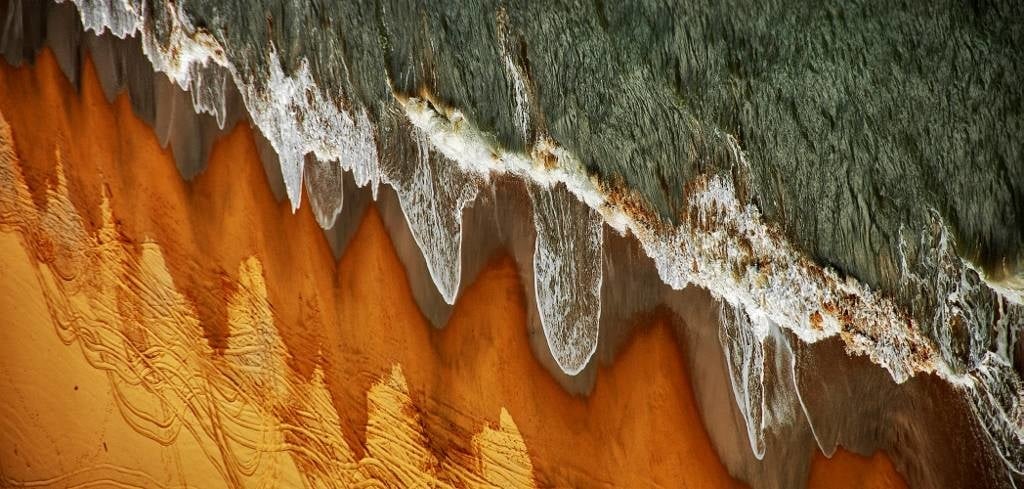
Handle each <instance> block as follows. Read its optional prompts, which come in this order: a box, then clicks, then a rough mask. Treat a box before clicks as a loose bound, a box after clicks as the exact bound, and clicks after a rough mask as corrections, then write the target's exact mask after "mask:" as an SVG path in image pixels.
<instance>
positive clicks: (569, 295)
mask: <svg viewBox="0 0 1024 489" xmlns="http://www.w3.org/2000/svg"><path fill="white" fill-rule="evenodd" d="M529 188H530V197H531V199H532V200H533V221H534V225H535V226H536V228H537V241H536V245H535V247H534V253H533V270H534V271H533V279H534V292H535V294H536V299H537V309H538V312H539V313H540V321H541V326H542V327H543V329H544V336H545V338H546V339H547V343H548V347H549V348H550V349H551V354H552V356H553V357H554V358H555V361H556V362H557V363H558V366H559V367H560V368H561V369H562V371H564V372H565V373H568V374H570V375H575V374H578V373H579V372H580V371H582V370H583V368H584V367H586V366H587V362H589V361H590V357H592V356H593V355H594V352H595V351H597V339H598V331H599V329H600V322H601V282H602V280H603V273H604V271H603V268H604V267H603V266H602V253H603V251H604V230H603V229H602V226H603V223H602V221H601V216H600V215H599V214H598V213H597V212H595V211H594V210H593V209H591V208H590V207H588V206H587V205H586V204H584V203H583V202H580V201H579V200H576V198H575V197H574V196H572V195H571V194H569V192H568V191H567V190H565V189H564V187H562V186H560V185H559V186H556V187H553V188H543V187H540V186H537V185H531V186H530V187H529Z"/></svg>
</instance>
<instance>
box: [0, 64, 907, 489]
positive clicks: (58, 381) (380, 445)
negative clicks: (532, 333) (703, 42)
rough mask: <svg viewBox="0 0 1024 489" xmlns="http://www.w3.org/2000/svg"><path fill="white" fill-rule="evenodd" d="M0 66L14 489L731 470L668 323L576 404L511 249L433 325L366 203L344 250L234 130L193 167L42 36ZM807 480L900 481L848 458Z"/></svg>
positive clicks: (6, 450)
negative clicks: (278, 188) (182, 168)
mask: <svg viewBox="0 0 1024 489" xmlns="http://www.w3.org/2000/svg"><path fill="white" fill-rule="evenodd" d="M0 73H2V74H0V113H2V115H3V119H4V120H5V121H6V124H9V128H10V129H9V130H10V135H11V138H10V139H13V144H14V145H15V146H16V155H15V156H12V157H9V158H7V161H3V162H2V163H3V165H4V166H5V168H4V171H6V172H8V173H9V174H10V175H11V176H10V177H9V178H8V180H9V181H8V182H7V185H6V186H5V187H4V188H3V191H4V195H3V196H2V197H0V202H3V203H4V205H5V206H6V207H0V252H2V256H3V260H2V263H0V275H2V276H3V279H2V280H0V301H3V302H2V303H0V304H2V305H3V306H4V308H3V309H4V310H6V311H11V312H8V314H7V315H6V316H5V318H4V319H3V320H2V322H3V323H4V327H3V330H4V333H3V334H4V338H3V340H4V342H3V345H4V346H3V347H0V348H3V355H2V356H3V358H4V361H3V363H0V368H2V369H3V378H4V379H5V381H4V382H5V383H4V384H0V389H2V391H0V397H2V398H3V399H2V400H0V412H3V413H7V414H11V416H8V417H6V419H7V421H6V422H5V423H2V424H0V429H2V430H3V438H4V439H7V440H15V442H14V443H11V444H5V446H4V447H3V448H2V450H3V451H2V452H0V453H2V455H0V469H2V470H0V472H2V475H3V477H4V479H5V480H6V481H7V482H8V483H14V482H16V481H39V480H46V479H51V478H55V477H67V479H60V481H65V482H67V483H70V482H71V481H73V480H74V481H78V482H82V481H89V480H101V479H107V480H116V481H119V482H123V483H126V484H136V485H153V484H154V483H155V484H159V485H174V484H181V483H187V484H197V485H200V486H208V485H211V484H215V483H218V484H217V485H221V484H223V483H225V482H226V483H229V484H236V485H246V484H252V483H254V482H256V481H260V480H262V481H264V482H267V481H271V482H276V483H278V484H285V485H291V484H297V483H300V481H303V482H305V483H311V484H313V485H330V484H331V482H332V481H333V482H334V483H338V482H341V483H342V484H345V485H349V484H362V483H366V482H367V481H370V480H377V481H379V482H382V483H384V484H385V485H389V486H406V485H410V484H416V483H428V484H433V483H451V484H453V485H478V484H482V485H487V484H496V485H500V486H506V485H529V484H537V485H541V486H594V485H612V486H617V487H637V486H650V485H661V486H669V487H677V486H690V487H729V486H737V485H740V484H739V483H738V482H737V481H735V480H733V479H732V478H731V477H730V476H729V475H728V473H727V472H726V470H725V468H724V467H723V466H722V464H721V462H720V461H719V460H718V457H717V454H716V452H715V449H714V448H713V447H712V445H711V443H710V440H709V438H708V435H707V433H706V431H705V429H704V427H703V425H702V423H701V420H700V417H699V416H698V414H697V409H696V406H695V400H694V398H693V393H692V389H691V386H690V382H689V378H688V375H687V372H686V369H685V363H684V362H683V356H682V355H683V354H684V353H685V352H682V351H680V348H679V347H678V342H677V341H676V339H675V337H674V335H673V333H672V328H671V327H670V324H669V321H671V320H673V319H672V318H669V317H661V316H654V317H652V318H645V319H644V322H645V324H642V325H639V326H638V327H637V328H635V329H636V331H637V332H636V333H635V334H634V335H633V337H632V338H631V339H630V340H629V341H628V342H627V343H626V344H625V346H623V348H622V350H621V351H620V352H619V354H618V355H617V357H616V359H615V360H614V362H613V363H612V364H611V365H610V366H608V367H602V368H601V369H600V370H599V372H598V375H597V383H596V386H595V388H594V389H593V392H592V393H591V395H589V396H587V397H578V396H572V395H569V394H567V393H566V392H565V391H564V390H563V389H562V388H561V387H559V386H558V385H557V383H556V382H555V381H554V380H553V379H552V378H551V377H550V375H549V374H548V373H547V371H546V370H545V369H544V368H543V367H542V366H541V364H540V363H539V362H538V361H536V359H535V358H534V356H533V354H532V352H531V349H530V340H529V337H528V332H527V327H526V311H525V301H524V298H523V296H522V287H521V285H520V282H519V275H518V273H517V271H516V266H515V263H513V262H512V260H511V258H509V257H508V256H507V255H505V254H501V253H499V254H498V255H496V256H494V257H493V258H492V259H491V260H490V262H489V264H488V266H487V267H486V268H485V270H484V271H483V272H482V273H481V274H480V276H479V277H478V279H477V280H476V282H475V283H474V284H473V285H472V286H471V287H470V288H469V289H468V290H467V291H466V292H465V294H464V295H463V296H462V297H460V298H459V301H458V303H457V304H456V307H455V310H454V312H453V314H452V317H451V319H450V321H449V323H448V324H447V326H446V327H445V328H444V329H442V330H437V329H434V328H432V327H431V326H430V325H429V323H428V322H427V321H426V319H425V318H424V317H423V315H422V314H421V313H420V311H419V310H418V308H417V307H416V305H415V301H414V300H413V297H412V292H411V289H410V286H409V282H408V279H407V277H406V273H405V270H404V269H403V268H402V266H401V263H400V261H399V259H398V257H397V256H396V254H395V251H394V249H393V247H392V246H391V242H390V239H389V237H388V235H387V232H386V230H385V227H384V225H383V223H382V221H381V218H380V216H379V215H378V213H377V211H376V210H375V209H374V208H373V206H370V208H369V210H368V211H367V212H366V213H365V215H364V216H363V217H362V221H361V223H360V225H359V228H358V230H357V231H356V234H355V236H354V238H353V239H352V241H351V243H350V244H349V246H348V248H346V250H345V251H344V254H343V255H342V257H341V259H340V260H335V259H334V257H333V256H332V254H331V251H330V249H329V247H328V245H327V243H326V240H325V239H324V237H323V233H322V232H321V231H320V229H319V228H318V227H317V225H316V222H315V219H314V218H313V216H312V214H311V213H310V211H309V206H308V205H304V206H303V207H302V208H300V210H299V211H298V213H296V214H294V215H293V214H292V213H291V212H290V210H289V206H288V204H287V203H284V202H277V201H276V200H275V199H274V197H273V194H272V192H271V190H270V187H269V185H268V184H267V181H266V177H265V176H264V173H263V170H262V167H261V165H260V163H259V160H258V154H257V150H256V146H255V143H254V141H253V134H252V133H251V130H250V129H249V128H248V127H247V126H246V125H245V124H240V125H239V126H237V127H236V128H235V129H233V130H232V131H231V132H230V133H229V134H228V135H227V136H226V137H225V138H223V139H222V140H220V141H219V142H218V143H217V144H216V145H215V146H214V149H213V153H212V154H211V158H210V162H209V164H208V167H207V169H206V170H205V171H204V172H203V173H201V174H200V175H198V176H197V177H196V178H195V179H194V180H193V181H191V182H185V181H183V180H182V179H181V178H180V176H179V175H178V173H177V170H176V168H175V165H174V162H173V159H172V156H171V154H170V151H168V150H164V149H161V148H160V147H159V144H158V143H157V141H156V138H155V136H154V135H153V132H152V130H151V129H150V128H149V127H148V126H146V125H145V124H144V123H142V122H141V121H140V120H138V118H136V117H135V116H134V114H132V111H131V108H130V104H129V102H128V100H127V98H126V96H125V95H121V96H119V97H118V98H117V99H116V100H115V101H114V103H113V104H109V103H108V101H107V100H106V99H105V98H104V96H103V93H102V90H101V88H100V86H99V83H98V81H97V78H96V75H95V73H94V71H93V67H92V65H91V63H89V62H88V61H87V62H86V63H85V68H84V72H83V74H82V82H81V87H80V88H79V90H78V91H77V92H76V90H75V88H74V87H72V86H71V85H70V84H69V83H68V81H67V80H66V79H65V78H64V76H63V74H62V73H61V72H60V70H59V68H58V67H57V65H56V62H55V61H54V59H53V56H52V54H51V53H49V52H48V51H44V52H43V53H42V54H41V55H40V56H39V57H38V58H37V61H36V63H35V65H34V66H32V67H21V68H12V67H10V66H7V65H3V69H2V71H0ZM20 175H23V176H24V178H23V180H20V181H19V178H20ZM58 175H63V176H64V177H63V178H58ZM79 216H80V218H79ZM158 373H159V374H160V375H157V374H158ZM51 379H52V380H51ZM80 398H81V399H80ZM14 413H18V414H14ZM185 434H187V436H186V435H185ZM54 453H56V454H57V455H56V456H54ZM257 454H262V455H260V456H257ZM69 474H70V475H69ZM76 474H77V475H76ZM76 478H77V479H76ZM146 481H149V482H146ZM810 483H811V485H812V486H814V487H894V486H899V485H900V484H901V482H900V480H899V478H898V476H897V475H896V474H895V472H894V470H893V469H892V465H891V464H890V463H889V462H888V460H887V459H885V457H884V456H883V455H881V454H878V455H875V456H874V457H872V458H862V457H858V456H855V455H852V454H847V453H845V452H842V451H841V452H840V453H839V454H837V455H836V456H835V457H834V458H833V459H831V460H828V459H825V458H823V457H821V456H820V455H819V456H817V457H816V458H815V463H814V466H813V467H812V470H811V479H810ZM843 484H848V485H843Z"/></svg>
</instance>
